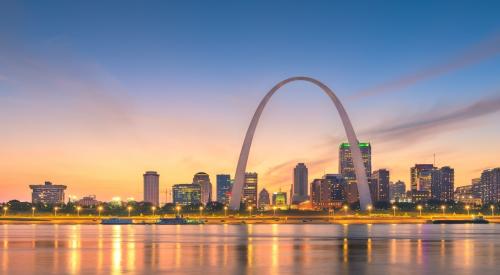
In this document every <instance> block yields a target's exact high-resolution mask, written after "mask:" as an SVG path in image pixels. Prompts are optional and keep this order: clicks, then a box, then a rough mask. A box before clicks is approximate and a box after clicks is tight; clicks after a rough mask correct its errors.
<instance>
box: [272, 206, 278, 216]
mask: <svg viewBox="0 0 500 275" xmlns="http://www.w3.org/2000/svg"><path fill="white" fill-rule="evenodd" d="M276 209H278V207H276V206H273V216H276Z"/></svg>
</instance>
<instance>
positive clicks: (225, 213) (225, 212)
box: [224, 206, 227, 217]
mask: <svg viewBox="0 0 500 275" xmlns="http://www.w3.org/2000/svg"><path fill="white" fill-rule="evenodd" d="M224 216H225V217H227V206H224Z"/></svg>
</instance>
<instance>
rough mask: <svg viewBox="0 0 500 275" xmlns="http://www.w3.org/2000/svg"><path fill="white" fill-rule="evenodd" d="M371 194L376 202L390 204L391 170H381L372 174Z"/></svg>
mask: <svg viewBox="0 0 500 275" xmlns="http://www.w3.org/2000/svg"><path fill="white" fill-rule="evenodd" d="M370 192H371V195H372V200H373V201H374V202H389V200H390V197H389V170H387V169H379V170H375V171H374V172H373V173H372V178H371V181H370Z"/></svg>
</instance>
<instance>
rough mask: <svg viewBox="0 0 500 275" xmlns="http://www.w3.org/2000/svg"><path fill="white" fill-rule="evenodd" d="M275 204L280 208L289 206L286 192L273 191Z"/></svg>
mask: <svg viewBox="0 0 500 275" xmlns="http://www.w3.org/2000/svg"><path fill="white" fill-rule="evenodd" d="M273 205H274V206H276V207H278V208H286V207H287V206H288V204H287V198H286V192H281V191H279V192H274V193H273Z"/></svg>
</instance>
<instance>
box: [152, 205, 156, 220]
mask: <svg viewBox="0 0 500 275" xmlns="http://www.w3.org/2000/svg"><path fill="white" fill-rule="evenodd" d="M155 210H156V206H152V207H151V211H152V212H153V217H154V216H155Z"/></svg>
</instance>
